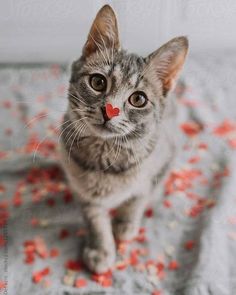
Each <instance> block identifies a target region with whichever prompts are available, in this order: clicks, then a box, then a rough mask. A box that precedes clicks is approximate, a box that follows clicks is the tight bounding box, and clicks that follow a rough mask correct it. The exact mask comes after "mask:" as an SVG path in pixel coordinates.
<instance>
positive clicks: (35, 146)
mask: <svg viewBox="0 0 236 295" xmlns="http://www.w3.org/2000/svg"><path fill="white" fill-rule="evenodd" d="M55 150H56V142H54V141H52V140H50V139H47V140H46V139H45V140H43V141H41V140H39V138H38V136H37V135H36V134H33V135H31V136H30V138H29V140H28V142H27V143H26V145H25V147H24V151H25V152H26V153H27V154H28V153H36V152H37V153H39V154H41V155H43V156H45V157H48V156H49V155H50V154H51V153H52V152H53V153H54V152H55Z"/></svg>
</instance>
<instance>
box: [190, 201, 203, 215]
mask: <svg viewBox="0 0 236 295" xmlns="http://www.w3.org/2000/svg"><path fill="white" fill-rule="evenodd" d="M203 210H204V206H203V205H202V204H196V205H194V206H192V208H191V209H190V210H189V212H188V215H189V216H190V217H193V218H194V217H197V216H199V215H200V214H201V213H202V211H203Z"/></svg>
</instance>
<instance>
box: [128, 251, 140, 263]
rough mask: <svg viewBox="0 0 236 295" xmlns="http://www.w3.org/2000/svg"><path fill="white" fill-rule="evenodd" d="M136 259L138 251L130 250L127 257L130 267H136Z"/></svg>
mask: <svg viewBox="0 0 236 295" xmlns="http://www.w3.org/2000/svg"><path fill="white" fill-rule="evenodd" d="M138 258H139V255H138V251H137V250H131V252H130V257H129V260H130V265H137V264H138V262H139V260H138Z"/></svg>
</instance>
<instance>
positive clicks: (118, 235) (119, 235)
mask: <svg viewBox="0 0 236 295" xmlns="http://www.w3.org/2000/svg"><path fill="white" fill-rule="evenodd" d="M113 233H114V236H115V239H116V240H117V241H130V240H132V239H134V238H135V237H136V236H137V234H138V226H137V225H136V224H134V223H133V222H128V221H121V220H119V221H114V223H113Z"/></svg>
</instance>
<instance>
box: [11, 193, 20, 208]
mask: <svg viewBox="0 0 236 295" xmlns="http://www.w3.org/2000/svg"><path fill="white" fill-rule="evenodd" d="M12 202H13V205H14V206H15V207H20V206H21V205H22V197H21V195H20V194H19V192H16V194H15V195H14V197H13V201H12Z"/></svg>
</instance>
